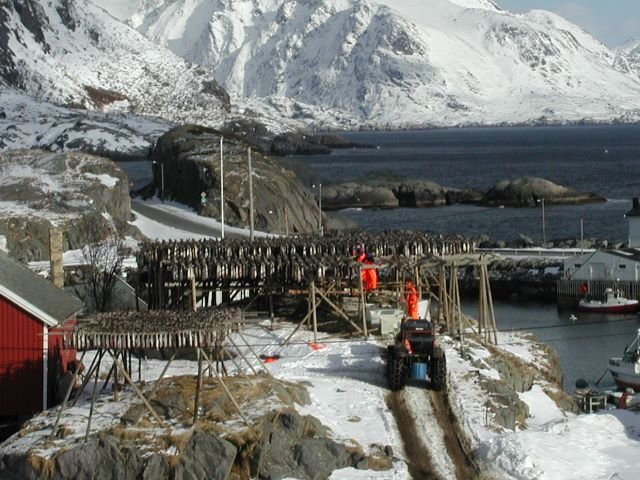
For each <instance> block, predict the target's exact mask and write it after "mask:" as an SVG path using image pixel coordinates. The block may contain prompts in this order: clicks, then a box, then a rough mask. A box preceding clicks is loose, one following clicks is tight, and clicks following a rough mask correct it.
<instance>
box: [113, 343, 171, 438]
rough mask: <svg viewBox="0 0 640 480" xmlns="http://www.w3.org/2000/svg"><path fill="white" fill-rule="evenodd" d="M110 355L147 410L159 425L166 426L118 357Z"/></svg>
mask: <svg viewBox="0 0 640 480" xmlns="http://www.w3.org/2000/svg"><path fill="white" fill-rule="evenodd" d="M109 355H111V358H113V361H114V362H115V364H116V371H118V370H120V372H121V373H122V375H123V376H124V378H125V379H126V381H127V382H129V385H131V387H132V388H133V390H134V391H135V392H136V394H137V395H138V397H139V398H140V399H141V400H142V402H143V403H144V404H145V406H146V407H147V410H149V412H151V414H152V415H153V417H154V418H155V419H156V420H157V421H158V423H159V424H160V425H161V426H164V422H163V421H162V419H161V418H160V416H159V415H158V414H157V413H156V411H155V410H154V409H153V407H152V406H151V404H150V403H149V401H148V400H147V399H146V398H145V396H144V395H143V394H142V392H141V391H140V389H139V388H138V387H137V386H136V384H135V383H133V380H131V377H129V375H128V374H127V372H126V370H125V369H124V368H123V367H122V365H121V364H120V360H118V357H117V355H116V356H114V355H113V354H112V353H111V352H109Z"/></svg>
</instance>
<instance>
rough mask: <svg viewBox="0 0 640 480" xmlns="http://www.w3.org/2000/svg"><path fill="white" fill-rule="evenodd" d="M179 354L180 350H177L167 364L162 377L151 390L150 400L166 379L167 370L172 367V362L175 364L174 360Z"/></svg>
mask: <svg viewBox="0 0 640 480" xmlns="http://www.w3.org/2000/svg"><path fill="white" fill-rule="evenodd" d="M177 354H178V350H177V349H176V350H174V351H173V355H171V358H170V359H169V361H168V362H167V364H166V365H165V366H164V368H163V369H162V373H160V376H159V377H158V379H157V380H156V382H155V383H154V385H153V388H152V389H151V393H149V398H151V397H153V394H154V393H156V390H157V389H158V387H159V386H160V381H161V380H162V379H163V378H164V375H165V373H167V370H169V365H171V362H173V360H174V358H176V355H177Z"/></svg>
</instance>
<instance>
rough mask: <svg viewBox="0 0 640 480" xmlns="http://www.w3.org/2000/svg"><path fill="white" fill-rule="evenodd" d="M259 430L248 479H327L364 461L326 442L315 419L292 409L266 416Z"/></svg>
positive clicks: (324, 431)
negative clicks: (333, 473)
mask: <svg viewBox="0 0 640 480" xmlns="http://www.w3.org/2000/svg"><path fill="white" fill-rule="evenodd" d="M261 430H262V432H261V438H260V441H259V442H258V444H257V445H256V447H255V449H254V451H253V455H252V457H251V462H250V464H251V478H300V479H305V480H306V479H309V480H313V479H320V478H329V476H330V475H331V472H333V470H336V469H338V468H345V467H357V466H358V464H359V463H360V462H361V461H362V460H364V459H365V458H366V456H365V455H364V454H362V452H361V451H359V450H358V449H355V448H348V447H346V446H344V445H342V444H339V443H338V442H336V441H335V440H332V439H331V438H329V437H328V436H327V429H326V428H325V427H323V426H322V424H321V423H320V422H319V421H318V420H317V419H316V418H314V417H311V416H304V417H303V416H301V415H300V414H299V413H297V412H296V411H295V410H293V409H287V410H282V411H277V412H272V413H270V414H269V415H267V416H266V417H265V419H264V422H263V424H262V426H261ZM365 469H366V467H365Z"/></svg>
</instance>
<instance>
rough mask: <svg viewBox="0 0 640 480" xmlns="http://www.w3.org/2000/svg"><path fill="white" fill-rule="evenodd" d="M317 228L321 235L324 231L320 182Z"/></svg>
mask: <svg viewBox="0 0 640 480" xmlns="http://www.w3.org/2000/svg"><path fill="white" fill-rule="evenodd" d="M318 230H319V231H320V236H321V237H322V236H323V234H324V232H323V231H322V230H323V229H322V184H320V192H319V197H318Z"/></svg>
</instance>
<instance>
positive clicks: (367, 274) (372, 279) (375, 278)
mask: <svg viewBox="0 0 640 480" xmlns="http://www.w3.org/2000/svg"><path fill="white" fill-rule="evenodd" d="M362 263H363V264H364V265H375V262H374V260H373V256H371V255H365V257H364V259H363V260H362ZM361 275H362V286H363V288H364V291H365V292H370V291H372V290H377V289H378V282H379V280H380V277H379V275H378V269H377V268H363V269H362V270H361Z"/></svg>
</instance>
